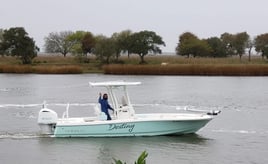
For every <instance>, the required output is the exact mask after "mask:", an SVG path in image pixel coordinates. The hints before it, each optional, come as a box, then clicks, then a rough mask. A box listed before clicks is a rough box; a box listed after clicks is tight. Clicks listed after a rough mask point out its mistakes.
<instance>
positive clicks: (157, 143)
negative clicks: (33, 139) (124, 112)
mask: <svg viewBox="0 0 268 164" xmlns="http://www.w3.org/2000/svg"><path fill="white" fill-rule="evenodd" d="M210 140H211V139H208V138H205V137H202V136H201V135H198V134H190V135H183V136H157V137H119V138H40V139H39V144H40V148H41V149H42V150H43V151H44V152H47V151H52V152H54V153H53V154H58V156H61V155H60V154H65V155H66V154H69V153H70V155H72V156H73V155H74V154H76V153H77V152H79V156H80V157H81V156H83V158H84V159H88V160H91V161H92V162H93V161H94V162H96V163H111V162H112V160H113V158H115V159H120V160H122V161H125V162H127V163H133V161H135V160H136V159H137V157H138V156H139V155H140V154H141V152H143V151H144V150H146V151H147V152H148V153H149V156H151V157H155V158H156V159H157V158H159V157H157V156H159V154H160V153H159V152H163V155H164V156H165V155H166V156H168V155H170V153H171V152H174V150H177V151H190V150H198V149H200V147H207V145H208V142H209V141H210ZM62 150H64V153H62V152H60V151H62ZM167 152H169V153H168V154H167ZM65 158H69V157H65ZM70 160H73V158H70ZM68 163H69V162H68Z"/></svg>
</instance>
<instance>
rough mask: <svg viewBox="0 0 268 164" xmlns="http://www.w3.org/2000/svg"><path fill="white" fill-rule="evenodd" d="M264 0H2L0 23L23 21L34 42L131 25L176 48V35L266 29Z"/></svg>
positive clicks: (1, 25) (254, 33) (40, 44)
mask: <svg viewBox="0 0 268 164" xmlns="http://www.w3.org/2000/svg"><path fill="white" fill-rule="evenodd" d="M267 6H268V1H267V0H254V1H253V0H0V28H1V29H9V28H11V27H24V28H25V30H26V32H28V34H29V36H30V37H32V38H33V39H34V40H35V42H36V44H37V46H38V47H39V48H41V51H42V50H43V47H44V37H46V36H48V34H49V33H51V32H60V31H74V32H75V31H78V30H83V31H90V32H92V33H93V34H94V35H98V34H103V35H106V36H108V37H109V36H111V35H112V34H113V33H114V32H121V31H123V30H128V29H129V30H131V31H132V32H139V31H142V30H149V31H154V32H156V34H158V35H160V36H161V37H162V39H163V41H164V42H165V43H166V46H165V47H161V49H162V51H163V52H175V47H176V46H177V43H178V38H179V36H180V35H181V34H182V33H184V32H192V33H194V34H195V35H197V36H198V37H199V38H200V39H203V38H209V37H214V36H217V37H220V35H221V34H223V33H224V32H228V33H232V34H235V33H238V32H244V31H246V32H247V33H248V34H249V35H250V36H251V37H255V36H257V35H259V34H263V33H267V32H268V10H267Z"/></svg>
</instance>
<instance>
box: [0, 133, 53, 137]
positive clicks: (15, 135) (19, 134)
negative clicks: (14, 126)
mask: <svg viewBox="0 0 268 164" xmlns="http://www.w3.org/2000/svg"><path fill="white" fill-rule="evenodd" d="M47 137H51V136H49V135H41V134H31V133H8V132H6V133H2V134H1V133H0V139H32V138H47Z"/></svg>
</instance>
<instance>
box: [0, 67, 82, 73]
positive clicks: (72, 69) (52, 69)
mask: <svg viewBox="0 0 268 164" xmlns="http://www.w3.org/2000/svg"><path fill="white" fill-rule="evenodd" d="M82 72H83V70H82V68H81V67H80V66H75V65H74V66H72V65H70V66H69V65H68V66H49V65H43V66H42V65H40V66H31V65H0V73H38V74H78V73H82Z"/></svg>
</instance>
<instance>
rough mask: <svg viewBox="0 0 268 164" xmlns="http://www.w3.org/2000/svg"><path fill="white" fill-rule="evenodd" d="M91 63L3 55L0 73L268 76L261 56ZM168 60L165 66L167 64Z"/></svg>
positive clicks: (132, 58)
mask: <svg viewBox="0 0 268 164" xmlns="http://www.w3.org/2000/svg"><path fill="white" fill-rule="evenodd" d="M86 59H87V63H83V62H81V61H78V60H77V59H76V57H75V56H67V57H63V56H61V55H41V56H38V57H36V58H34V60H33V63H32V65H22V64H21V63H20V61H19V60H17V59H16V58H14V57H7V56H5V57H0V73H40V74H67V73H68V74H73V73H106V74H121V75H207V76H215V75H219V76H268V71H267V69H268V68H267V67H268V62H267V60H263V59H262V58H261V57H259V56H252V59H251V61H250V62H249V61H248V58H247V56H244V57H242V60H241V61H240V60H239V58H238V57H228V58H185V57H181V56H174V55H148V56H146V57H145V60H146V62H147V64H144V65H140V64H139V62H140V59H139V56H138V55H130V58H128V57H127V56H121V57H120V58H119V61H117V63H121V64H111V65H104V66H102V64H101V63H100V62H99V61H98V60H96V58H95V57H94V56H93V55H89V56H88V57H86ZM163 63H165V65H163Z"/></svg>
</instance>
